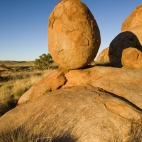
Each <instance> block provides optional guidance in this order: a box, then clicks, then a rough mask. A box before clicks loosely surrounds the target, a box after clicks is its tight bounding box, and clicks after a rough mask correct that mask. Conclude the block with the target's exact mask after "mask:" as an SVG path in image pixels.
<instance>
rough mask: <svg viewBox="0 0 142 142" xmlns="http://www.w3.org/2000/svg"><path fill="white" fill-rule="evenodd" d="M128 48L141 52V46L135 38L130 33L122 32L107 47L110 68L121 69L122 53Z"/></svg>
mask: <svg viewBox="0 0 142 142" xmlns="http://www.w3.org/2000/svg"><path fill="white" fill-rule="evenodd" d="M129 47H134V48H137V49H139V50H141V44H140V42H139V40H138V38H137V36H136V35H135V34H134V33H132V32H130V31H126V32H122V33H120V34H118V35H117V36H116V37H115V38H114V39H113V40H112V42H111V43H110V46H109V59H110V65H111V66H112V67H122V63H121V57H122V52H123V50H124V49H126V48H129Z"/></svg>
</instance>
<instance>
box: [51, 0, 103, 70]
mask: <svg viewBox="0 0 142 142" xmlns="http://www.w3.org/2000/svg"><path fill="white" fill-rule="evenodd" d="M100 42H101V38H100V31H99V28H98V25H97V22H96V20H95V19H94V17H93V15H92V14H91V12H90V10H89V9H88V7H87V6H86V5H85V4H83V3H82V2H80V1H79V0H63V1H61V2H59V3H58V4H57V5H56V6H55V8H54V10H53V11H52V13H51V15H50V17H49V22H48V48H49V52H50V54H51V56H52V58H53V60H54V61H55V63H56V64H57V65H58V66H60V67H62V68H66V69H77V68H82V67H84V66H86V65H88V64H89V63H91V62H92V60H93V59H94V58H95V56H96V54H97V52H98V49H99V46H100Z"/></svg>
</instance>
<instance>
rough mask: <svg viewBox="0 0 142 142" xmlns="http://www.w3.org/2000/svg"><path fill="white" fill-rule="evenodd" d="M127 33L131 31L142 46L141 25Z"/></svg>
mask: <svg viewBox="0 0 142 142" xmlns="http://www.w3.org/2000/svg"><path fill="white" fill-rule="evenodd" d="M129 31H131V32H132V33H134V34H135V35H136V36H137V38H138V40H139V42H140V44H141V45H142V25H140V26H137V27H135V28H132V29H129Z"/></svg>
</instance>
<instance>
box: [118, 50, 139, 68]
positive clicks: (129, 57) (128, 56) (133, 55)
mask: <svg viewBox="0 0 142 142" xmlns="http://www.w3.org/2000/svg"><path fill="white" fill-rule="evenodd" d="M121 61H122V65H123V66H124V67H126V68H130V69H142V52H141V51H139V50H138V49H136V48H127V49H124V51H123V53H122V59H121Z"/></svg>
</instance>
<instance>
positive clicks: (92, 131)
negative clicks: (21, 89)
mask: <svg viewBox="0 0 142 142" xmlns="http://www.w3.org/2000/svg"><path fill="white" fill-rule="evenodd" d="M5 120H7V121H5ZM19 130H20V131H21V132H22V133H20V135H16V136H17V137H14V132H15V133H16V132H20V131H19ZM16 134H17V133H16ZM39 134H40V135H39ZM30 135H32V137H34V136H35V138H36V136H40V137H41V138H42V137H46V138H50V141H51V142H59V141H60V142H61V141H65V142H94V141H95V142H115V141H118V142H141V141H142V110H140V109H138V108H137V107H135V106H134V105H133V104H132V103H130V102H129V101H127V100H125V99H123V98H121V97H118V96H117V95H115V94H113V93H109V92H107V91H104V90H102V89H99V88H96V87H93V86H90V85H86V86H75V87H67V88H64V89H59V90H56V91H53V92H50V93H46V94H44V95H43V96H42V97H39V98H38V99H36V100H34V101H29V102H27V103H25V104H23V105H20V106H18V107H16V108H15V109H13V110H11V111H10V112H8V113H6V114H5V115H3V116H2V117H0V141H2V140H3V138H4V136H7V140H9V141H11V139H10V138H13V139H14V138H15V139H16V138H17V139H18V140H21V141H22V140H23V139H24V140H25V139H27V140H28V136H30ZM22 138H23V139H22ZM17 139H16V140H17ZM2 142H3V141H2Z"/></svg>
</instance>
